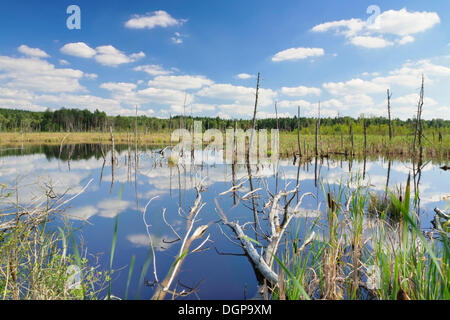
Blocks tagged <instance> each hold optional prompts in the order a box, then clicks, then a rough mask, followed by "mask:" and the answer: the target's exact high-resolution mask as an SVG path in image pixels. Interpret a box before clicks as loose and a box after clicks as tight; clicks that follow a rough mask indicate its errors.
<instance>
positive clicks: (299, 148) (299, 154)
mask: <svg viewBox="0 0 450 320" xmlns="http://www.w3.org/2000/svg"><path fill="white" fill-rule="evenodd" d="M297 121H298V124H297V140H298V156H299V157H300V158H301V157H302V147H301V144H300V106H298V118H297Z"/></svg>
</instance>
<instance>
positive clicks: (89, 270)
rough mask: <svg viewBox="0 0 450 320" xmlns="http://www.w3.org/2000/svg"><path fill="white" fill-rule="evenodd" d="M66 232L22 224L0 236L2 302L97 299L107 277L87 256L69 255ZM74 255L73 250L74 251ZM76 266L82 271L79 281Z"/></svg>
mask: <svg viewBox="0 0 450 320" xmlns="http://www.w3.org/2000/svg"><path fill="white" fill-rule="evenodd" d="M70 232H71V231H69V230H67V229H59V231H48V230H45V224H42V225H39V226H33V227H30V226H28V225H25V224H22V223H19V224H17V225H16V226H15V227H14V229H11V230H9V231H7V232H2V233H1V236H0V261H1V263H0V275H1V277H0V294H1V298H2V299H3V300H10V299H14V300H19V299H20V300H28V299H30V300H61V299H64V300H71V299H76V300H79V299H98V293H99V292H100V291H101V290H102V289H101V288H102V285H103V283H104V279H105V278H106V277H107V274H106V273H102V272H101V271H100V270H99V268H98V267H92V266H91V264H89V262H88V259H87V258H86V256H80V255H79V254H78V248H77V249H76V251H77V253H72V254H69V251H70V248H69V244H68V241H67V240H68V238H70ZM72 251H73V250H72ZM73 266H77V267H78V268H79V269H78V270H79V271H80V278H79V280H80V282H79V285H74V286H72V287H71V285H73V284H76V283H78V282H77V281H78V278H76V277H75V274H74V273H73V271H74V269H73ZM74 281H76V283H75V282H74Z"/></svg>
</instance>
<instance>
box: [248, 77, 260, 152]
mask: <svg viewBox="0 0 450 320" xmlns="http://www.w3.org/2000/svg"><path fill="white" fill-rule="evenodd" d="M259 80H260V73H259V72H258V79H257V81H256V94H255V109H254V110H253V122H252V134H251V136H250V144H249V146H248V151H247V158H248V159H250V149H251V148H252V146H253V139H254V135H255V129H256V128H255V127H256V110H257V108H258V94H259Z"/></svg>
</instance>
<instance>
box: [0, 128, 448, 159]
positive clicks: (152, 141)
mask: <svg viewBox="0 0 450 320" xmlns="http://www.w3.org/2000/svg"><path fill="white" fill-rule="evenodd" d="M137 137H138V139H137V140H138V145H144V144H148V145H163V146H167V145H172V144H173V143H171V132H169V131H158V132H147V133H144V132H138V135H137ZM63 139H64V143H65V144H80V143H102V144H110V135H109V133H102V132H72V133H69V134H68V133H66V132H31V133H20V132H2V133H1V134H0V145H2V146H7V145H15V146H17V145H18V144H27V145H36V144H48V145H60V144H61V142H62V141H63ZM114 139H115V143H116V144H127V143H129V134H128V133H126V132H114ZM224 141H225V139H224ZM279 141H280V144H279V151H280V153H281V155H283V156H285V155H289V156H292V155H293V154H294V153H298V136H297V132H296V131H295V132H289V131H280V134H279ZM300 141H301V146H302V148H303V146H305V149H306V150H303V152H302V153H303V156H304V157H312V156H313V155H314V152H315V151H314V141H315V136H314V135H313V134H310V133H308V132H305V133H301V135H300ZM320 141H321V146H322V147H321V149H320V150H319V154H322V155H329V154H347V155H352V143H351V138H350V137H349V136H348V135H344V136H343V139H342V145H341V136H340V135H339V134H328V135H322V136H321V138H320ZM268 143H269V148H268V149H270V134H269V135H268ZM353 144H354V147H353V156H362V155H379V154H383V155H389V156H405V157H406V156H414V150H413V147H412V145H413V137H412V136H411V135H409V136H408V135H399V136H395V137H393V138H392V141H389V138H388V137H386V136H383V135H373V134H369V135H367V145H366V148H364V136H363V135H362V134H355V135H354V137H353ZM268 152H271V150H268ZM449 153H450V136H449V135H448V134H445V133H444V135H443V139H442V142H439V141H438V139H437V138H436V137H435V136H433V138H431V136H430V138H427V139H425V140H424V145H423V155H424V156H425V157H431V158H442V159H447V158H448V156H449Z"/></svg>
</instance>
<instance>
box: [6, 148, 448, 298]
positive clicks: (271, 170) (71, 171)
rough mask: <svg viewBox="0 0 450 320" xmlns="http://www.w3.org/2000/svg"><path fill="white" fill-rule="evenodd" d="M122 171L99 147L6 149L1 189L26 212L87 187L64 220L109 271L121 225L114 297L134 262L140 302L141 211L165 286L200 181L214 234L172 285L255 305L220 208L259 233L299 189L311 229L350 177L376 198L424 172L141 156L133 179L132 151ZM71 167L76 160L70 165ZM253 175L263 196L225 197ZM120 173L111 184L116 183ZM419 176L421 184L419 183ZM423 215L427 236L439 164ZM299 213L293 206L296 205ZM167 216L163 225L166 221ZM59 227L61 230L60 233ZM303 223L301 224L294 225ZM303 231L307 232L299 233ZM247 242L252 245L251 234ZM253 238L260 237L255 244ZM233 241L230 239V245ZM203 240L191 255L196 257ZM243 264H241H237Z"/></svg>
mask: <svg viewBox="0 0 450 320" xmlns="http://www.w3.org/2000/svg"><path fill="white" fill-rule="evenodd" d="M117 150H118V153H117V157H118V164H117V166H115V168H114V172H112V171H113V170H112V167H111V161H110V158H111V157H110V153H108V154H107V155H106V159H107V161H106V163H105V164H104V161H103V157H102V153H101V151H100V146H98V145H76V146H65V147H64V148H63V149H62V150H60V148H59V146H58V147H51V146H38V147H25V148H24V149H20V148H13V147H11V148H4V149H3V151H2V152H1V153H0V182H1V183H5V184H7V185H8V186H9V187H14V186H15V185H16V184H17V185H18V190H19V191H18V199H19V202H20V203H21V204H22V205H24V206H27V205H31V204H32V203H34V201H37V200H38V199H39V197H42V196H43V192H44V190H45V187H44V186H45V185H47V186H50V185H51V186H52V187H53V191H54V192H55V193H56V194H58V195H61V194H63V193H66V196H69V197H70V196H71V195H75V194H77V193H78V192H80V190H82V189H83V187H84V186H86V185H87V184H88V183H89V181H91V180H92V181H91V182H90V184H89V186H88V187H87V189H86V190H85V192H84V193H82V194H80V195H79V196H78V197H76V198H75V199H74V200H73V201H71V202H70V204H68V205H67V206H66V208H65V213H64V214H65V215H67V216H68V217H70V222H71V224H72V225H73V226H74V227H80V228H81V230H80V231H78V232H77V237H78V239H80V241H82V243H83V247H84V248H85V249H87V252H88V258H89V259H90V260H91V261H92V262H93V263H95V262H96V261H97V260H98V263H99V264H100V266H101V268H102V269H104V270H108V269H109V259H110V250H111V244H112V237H113V230H114V223H115V217H116V216H117V215H119V218H118V221H119V225H118V226H119V227H118V234H117V247H116V252H115V256H114V263H113V267H114V269H116V270H117V271H116V272H115V273H114V275H113V283H112V293H113V294H114V295H115V296H118V297H123V296H124V294H125V288H126V281H127V278H128V271H129V268H128V266H129V264H130V261H131V259H132V256H135V257H136V263H135V268H134V272H133V276H132V279H131V285H130V290H129V297H130V298H134V297H135V296H136V293H137V290H138V283H139V275H140V272H141V269H142V267H143V265H144V263H145V261H146V258H147V257H148V255H149V250H150V246H149V238H148V234H147V230H146V227H145V224H144V221H143V209H144V207H145V206H146V205H147V203H148V201H149V200H150V199H152V198H154V197H157V198H154V200H153V201H152V202H151V203H150V204H149V206H148V208H147V212H146V219H147V222H148V223H149V224H150V225H151V226H150V227H149V229H148V231H149V233H150V235H151V238H152V241H153V243H154V246H155V250H156V265H157V275H158V278H159V279H160V280H161V279H163V278H164V277H165V275H166V274H167V272H168V271H169V269H170V267H171V265H172V263H173V262H174V257H175V256H176V255H177V254H178V250H179V248H180V245H181V243H180V241H174V240H176V238H177V236H176V235H175V233H174V232H173V231H172V230H171V228H170V227H169V226H168V224H169V225H171V226H172V227H173V228H174V230H175V231H176V232H177V233H178V234H179V235H180V236H183V234H184V232H185V228H186V219H185V218H184V215H185V214H187V213H188V212H189V210H190V208H191V206H192V205H193V203H194V201H195V198H196V191H195V186H196V185H197V184H198V183H199V182H200V181H202V182H203V186H204V189H205V190H204V191H203V192H202V201H203V202H204V203H205V205H204V207H203V208H202V210H201V211H200V214H199V216H198V217H199V219H200V221H198V223H197V225H206V224H209V223H211V224H210V226H209V228H208V230H207V232H206V234H205V236H204V237H203V238H202V239H206V237H207V235H209V241H208V242H207V243H206V244H205V246H204V247H203V248H202V249H207V250H200V252H197V253H193V254H190V255H189V256H187V257H186V260H185V262H184V263H183V265H182V268H181V272H180V273H179V275H178V276H177V278H176V279H177V281H176V282H174V286H175V284H176V285H177V288H178V289H179V290H182V289H183V286H185V287H195V286H197V285H198V290H197V291H196V294H195V295H190V296H189V297H188V298H189V299H195V298H197V297H198V298H200V299H244V298H252V297H254V296H257V285H258V281H257V277H256V275H255V272H254V270H253V268H252V265H251V264H250V262H249V260H248V259H247V258H246V257H245V256H241V255H240V254H242V253H243V251H242V249H241V248H240V247H238V246H237V245H236V244H234V243H232V242H231V241H230V240H229V239H228V238H227V237H226V236H225V235H224V234H223V232H225V233H226V235H227V236H228V237H232V233H231V232H230V230H229V229H227V228H226V227H224V226H222V227H221V228H222V229H221V228H220V227H219V224H217V223H216V222H217V221H219V220H220V218H219V216H218V214H217V212H216V205H215V203H214V199H215V198H217V200H218V202H219V204H220V206H221V207H222V208H223V209H224V211H225V212H226V214H227V216H228V218H229V219H230V220H238V221H239V222H240V223H242V224H243V223H245V222H247V221H253V219H254V211H253V205H255V209H256V211H257V214H258V215H260V219H261V220H262V222H261V223H262V224H263V223H264V216H263V215H262V214H261V213H260V211H261V210H262V208H263V207H264V205H265V202H266V201H267V190H269V191H270V192H272V193H275V191H276V190H281V189H283V188H284V187H285V186H286V185H287V184H289V186H288V187H287V188H288V189H292V188H293V187H295V185H296V184H297V179H298V180H299V181H300V182H301V186H300V195H301V194H302V193H304V192H312V193H313V194H314V195H315V196H316V198H313V197H308V198H306V199H305V201H304V202H303V204H302V208H303V209H305V210H304V215H303V216H302V217H300V218H298V219H297V222H300V224H301V226H302V225H304V224H305V223H306V221H307V219H309V220H310V221H312V220H313V219H314V217H316V216H317V215H318V214H319V215H320V214H321V213H320V212H319V213H317V212H316V209H317V207H318V204H319V203H320V202H322V208H325V207H326V204H325V202H324V197H323V191H322V189H321V187H320V185H321V183H322V182H323V183H324V184H330V185H334V184H339V182H340V181H344V182H345V181H346V180H347V179H348V178H349V177H350V175H351V174H356V173H358V172H359V173H360V174H361V179H362V178H363V182H364V183H369V184H370V186H371V188H372V189H373V190H375V191H378V192H384V190H385V187H386V185H387V183H388V185H389V186H390V187H394V186H395V185H400V184H403V185H404V184H405V182H406V179H407V176H408V173H413V168H416V166H417V164H416V163H413V162H411V161H400V160H386V159H381V158H379V159H377V158H375V159H366V160H365V161H364V160H363V159H361V160H353V161H352V162H349V161H348V160H345V159H324V160H317V161H315V160H314V159H313V160H312V161H311V162H309V163H305V164H302V165H301V166H298V164H297V165H293V163H292V159H291V160H280V161H279V163H278V169H277V166H276V165H273V164H266V165H258V166H256V165H253V166H250V168H249V167H247V166H246V165H237V166H236V167H234V168H233V167H232V166H231V165H226V164H218V163H216V164H214V163H215V162H216V161H215V159H220V158H221V155H220V154H215V153H213V152H211V153H209V154H208V156H204V157H203V160H204V161H200V160H199V158H200V157H199V156H198V155H197V156H196V158H195V159H196V160H195V163H193V164H191V163H190V162H191V161H190V157H188V158H187V159H186V160H187V161H185V163H184V164H179V165H176V164H173V163H171V165H169V161H168V159H167V157H165V158H164V157H161V155H160V154H157V153H153V152H152V151H151V149H141V150H140V151H139V155H138V166H137V170H135V163H134V162H135V157H134V153H130V156H131V157H128V156H129V153H128V149H127V147H125V146H123V147H121V146H118V148H117ZM69 159H70V160H69ZM249 172H251V183H252V185H253V189H258V188H261V189H260V190H258V191H256V193H255V194H254V195H257V196H258V197H255V198H253V201H254V203H253V201H252V200H250V199H252V198H251V197H250V198H249V199H248V200H242V201H240V202H239V203H238V204H237V205H236V206H234V203H235V202H236V203H237V200H236V199H237V197H238V196H239V195H240V196H243V195H245V194H247V193H248V192H250V191H251V187H250V180H247V181H246V182H245V183H244V185H243V186H242V188H241V189H239V191H238V193H237V195H236V198H234V196H233V193H229V194H226V195H224V196H219V194H220V193H222V192H224V191H225V190H228V189H229V188H230V187H232V185H233V182H232V181H233V179H234V180H235V181H236V183H239V181H243V179H248V177H249ZM112 173H113V174H112ZM418 178H419V176H418V175H416V180H419V179H418ZM419 183H420V187H419V191H420V207H421V212H422V227H423V228H427V227H429V226H430V220H431V219H432V217H433V212H432V211H433V209H434V208H435V207H437V206H441V207H443V206H445V204H446V202H445V201H443V200H442V199H443V197H444V196H447V195H448V194H449V192H450V185H449V183H448V172H445V171H443V170H440V169H439V163H433V162H432V161H429V162H426V161H425V162H424V163H423V168H422V170H421V172H420V180H419ZM294 203H295V201H294ZM163 210H165V213H166V215H165V218H166V221H167V223H166V222H165V221H164V219H163ZM62 221H63V219H56V220H55V222H54V223H55V224H58V223H63V222H62ZM293 223H296V222H293ZM301 229H302V230H303V228H301ZM250 235H252V234H251V233H250ZM253 236H254V234H253ZM231 240H233V239H231ZM201 242H202V240H197V242H196V243H194V244H193V245H192V248H195V247H196V246H197V245H199V244H200V243H201ZM230 254H238V255H230ZM145 280H146V281H148V282H150V283H152V282H153V281H154V280H155V278H154V274H153V267H152V264H150V266H149V268H148V270H147V272H146V274H145ZM153 290H154V289H153V288H152V287H149V286H145V285H144V286H143V287H142V288H141V296H140V298H149V297H150V296H151V295H152V293H153Z"/></svg>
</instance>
